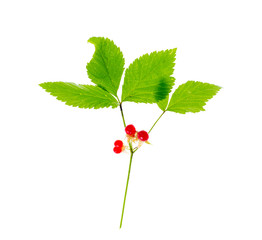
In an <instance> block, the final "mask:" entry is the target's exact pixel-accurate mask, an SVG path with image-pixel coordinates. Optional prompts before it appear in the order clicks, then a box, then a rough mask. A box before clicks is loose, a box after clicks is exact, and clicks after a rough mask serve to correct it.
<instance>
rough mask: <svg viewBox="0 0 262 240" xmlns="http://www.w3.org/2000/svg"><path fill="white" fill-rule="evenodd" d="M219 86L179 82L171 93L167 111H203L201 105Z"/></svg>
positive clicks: (203, 104) (213, 94)
mask: <svg viewBox="0 0 262 240" xmlns="http://www.w3.org/2000/svg"><path fill="white" fill-rule="evenodd" d="M220 89H221V87H219V86H216V85H214V84H209V83H202V82H196V81H188V82H186V83H184V84H181V85H180V86H179V87H178V88H177V89H176V90H175V92H174V93H173V95H172V97H171V99H170V102H169V105H168V108H167V111H171V112H176V113H183V114H185V113H186V112H192V113H195V112H200V111H205V109H204V108H203V106H205V105H206V102H207V101H208V100H209V99H211V98H212V97H213V96H215V95H216V93H217V92H218V91H219V90H220Z"/></svg>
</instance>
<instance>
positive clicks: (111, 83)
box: [39, 37, 221, 228]
mask: <svg viewBox="0 0 262 240" xmlns="http://www.w3.org/2000/svg"><path fill="white" fill-rule="evenodd" d="M88 42H90V43H92V44H94V46H95V52H94V54H93V58H92V59H91V61H90V62H89V63H87V66H86V69H87V74H88V77H89V78H90V80H91V82H92V83H94V84H95V85H82V84H75V83H69V82H45V83H41V84H39V85H40V86H41V87H42V88H43V89H45V90H46V91H47V92H49V93H50V94H51V95H52V96H55V97H56V98H57V99H58V100H60V101H62V102H65V104H66V105H69V106H73V107H79V108H89V109H90V108H94V109H99V108H107V107H112V108H116V107H119V108H120V112H121V117H122V121H123V125H124V128H125V130H126V127H127V125H126V120H125V117H124V111H123V102H127V101H128V102H135V103H150V104H157V105H158V107H159V108H160V109H161V110H162V111H163V112H162V113H161V115H160V116H159V117H158V118H157V120H156V121H155V123H154V124H153V126H152V127H151V128H150V130H149V131H148V133H145V131H141V132H137V131H135V133H134V134H132V135H128V134H127V136H128V143H127V144H128V145H127V146H124V145H123V144H121V146H116V147H117V148H118V152H121V151H123V150H124V149H128V150H129V151H130V161H129V169H128V175H127V182H126V189H125V195H124V202H123V207H122V214H121V221H120V228H121V227H122V222H123V216H124V210H125V203H126V196H127V190H128V184H129V178H130V172H131V166H132V160H133V156H134V154H135V152H136V151H137V150H138V149H139V148H140V147H141V146H142V143H143V142H147V140H145V138H144V139H143V136H142V135H141V134H142V132H143V134H149V133H150V132H151V131H152V129H153V128H154V126H155V125H156V124H157V123H158V121H159V120H160V118H161V117H162V116H163V115H164V113H166V112H168V111H169V112H175V113H181V114H185V113H187V112H192V113H196V112H200V111H205V109H204V108H203V107H204V106H205V105H206V102H207V101H208V100H209V99H211V98H212V97H213V96H214V95H216V93H217V92H218V91H219V90H220V89H221V87H219V86H217V85H214V84H209V83H203V82H198V81H187V82H186V83H184V84H181V85H180V86H178V88H177V89H176V90H175V91H174V93H173V94H172V96H169V94H170V92H171V90H172V88H173V86H174V84H175V78H174V77H172V74H173V72H174V66H175V57H176V48H174V49H169V50H165V51H158V52H157V51H156V52H153V53H150V54H145V55H143V56H141V57H140V58H137V59H135V60H134V61H133V63H131V64H130V65H129V67H128V68H127V69H126V70H125V69H124V65H125V60H124V57H123V53H122V52H121V50H120V48H119V47H117V46H116V45H115V44H114V42H113V41H112V40H110V39H108V38H103V37H92V38H90V39H89V40H88ZM124 70H125V76H124V83H123V85H122V95H121V97H119V96H118V95H117V92H118V89H119V86H120V82H121V78H122V75H123V73H124ZM120 99H121V100H120ZM129 126H130V125H129ZM132 126H133V125H132ZM139 134H140V136H139ZM145 136H146V138H148V137H149V136H148V135H145ZM118 141H119V140H118ZM120 142H121V141H120ZM135 142H138V145H137V146H135V145H134V144H135Z"/></svg>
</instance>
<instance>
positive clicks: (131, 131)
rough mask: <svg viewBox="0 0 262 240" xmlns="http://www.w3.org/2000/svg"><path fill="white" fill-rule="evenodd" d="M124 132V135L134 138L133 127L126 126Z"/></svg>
mask: <svg viewBox="0 0 262 240" xmlns="http://www.w3.org/2000/svg"><path fill="white" fill-rule="evenodd" d="M125 131H126V134H128V135H130V136H135V133H136V128H135V127H134V125H132V124H130V125H127V126H126V128H125Z"/></svg>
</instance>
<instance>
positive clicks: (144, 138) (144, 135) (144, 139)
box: [137, 130, 149, 142]
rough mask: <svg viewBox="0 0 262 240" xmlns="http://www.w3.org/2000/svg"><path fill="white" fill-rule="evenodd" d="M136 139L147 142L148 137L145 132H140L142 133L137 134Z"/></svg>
mask: <svg viewBox="0 0 262 240" xmlns="http://www.w3.org/2000/svg"><path fill="white" fill-rule="evenodd" d="M137 137H138V139H139V140H141V141H143V142H144V141H147V140H148V138H149V135H148V133H147V132H146V131H144V130H142V131H140V132H138V133H137Z"/></svg>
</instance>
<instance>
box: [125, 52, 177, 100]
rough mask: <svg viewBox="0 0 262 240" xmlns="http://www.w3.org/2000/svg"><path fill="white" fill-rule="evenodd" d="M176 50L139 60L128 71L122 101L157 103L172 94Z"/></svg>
mask: <svg viewBox="0 0 262 240" xmlns="http://www.w3.org/2000/svg"><path fill="white" fill-rule="evenodd" d="M175 56H176V48H175V49H170V50H166V51H160V52H153V53H151V54H145V55H143V56H141V57H140V58H137V59H136V60H135V61H134V62H133V63H131V64H130V66H129V67H128V68H127V69H126V72H125V79H124V84H123V88H122V101H129V102H137V103H139V102H141V103H156V102H158V101H160V100H163V99H165V98H166V96H167V95H168V94H169V93H170V91H171V89H172V87H173V85H174V80H175V79H174V78H170V76H171V75H172V74H173V71H174V66H175V63H174V61H175Z"/></svg>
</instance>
